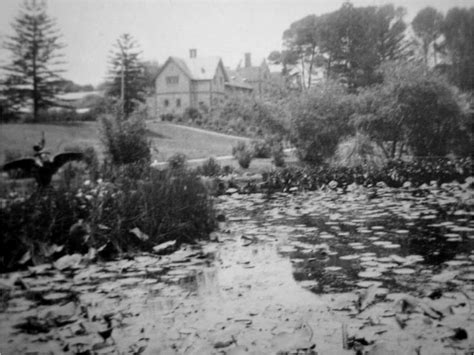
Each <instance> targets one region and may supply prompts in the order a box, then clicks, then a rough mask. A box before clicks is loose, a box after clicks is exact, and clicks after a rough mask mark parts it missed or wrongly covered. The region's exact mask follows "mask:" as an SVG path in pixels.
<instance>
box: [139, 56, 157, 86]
mask: <svg viewBox="0 0 474 355" xmlns="http://www.w3.org/2000/svg"><path fill="white" fill-rule="evenodd" d="M141 67H142V68H143V78H144V81H145V83H144V85H145V88H146V92H147V93H148V94H152V93H154V92H155V80H156V77H157V76H158V72H159V71H160V65H159V64H158V62H157V61H154V60H151V61H145V62H142V64H141Z"/></svg>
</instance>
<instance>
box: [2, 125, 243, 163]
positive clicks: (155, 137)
mask: <svg viewBox="0 0 474 355" xmlns="http://www.w3.org/2000/svg"><path fill="white" fill-rule="evenodd" d="M148 129H149V131H150V139H151V141H152V148H153V151H152V154H153V159H156V160H158V161H165V160H166V159H168V158H169V157H170V156H171V155H173V154H175V153H178V152H181V153H184V154H186V155H187V156H188V158H189V159H194V158H207V157H210V156H222V155H230V154H232V146H233V145H235V144H236V143H237V141H239V140H247V139H246V138H239V137H232V136H225V135H222V134H216V133H214V132H206V131H204V130H196V129H190V128H188V127H182V126H178V125H174V124H169V123H165V122H148ZM41 132H45V136H46V147H47V149H48V150H50V151H51V152H52V153H53V154H55V153H57V152H61V151H63V150H64V148H65V147H68V146H83V147H89V146H93V147H94V148H96V150H97V151H98V152H99V153H101V154H102V153H103V147H102V143H101V142H100V124H98V123H96V122H76V123H60V124H14V123H12V124H10V123H9V124H0V162H4V160H5V152H6V151H7V150H10V151H19V152H21V153H22V154H24V155H25V156H28V155H30V154H31V153H32V146H33V145H34V144H36V143H38V142H39V140H40V138H41Z"/></svg>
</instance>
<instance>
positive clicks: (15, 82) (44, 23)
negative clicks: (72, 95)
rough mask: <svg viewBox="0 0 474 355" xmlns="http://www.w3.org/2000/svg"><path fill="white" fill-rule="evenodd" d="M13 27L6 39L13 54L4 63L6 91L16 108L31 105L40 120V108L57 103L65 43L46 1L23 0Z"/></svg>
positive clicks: (5, 94)
mask: <svg viewBox="0 0 474 355" xmlns="http://www.w3.org/2000/svg"><path fill="white" fill-rule="evenodd" d="M12 28H13V32H14V34H13V35H11V36H9V37H7V39H6V41H5V43H4V48H5V49H7V50H8V51H10V57H11V58H10V62H9V64H7V65H5V66H4V67H3V69H4V70H5V71H6V73H7V75H6V79H5V82H4V89H3V90H2V91H3V95H4V96H5V97H6V98H7V102H8V104H9V105H10V106H11V107H12V109H14V110H18V109H20V108H22V107H25V106H30V105H31V106H32V111H33V120H34V121H37V120H38V112H39V110H41V109H47V108H48V107H51V106H55V83H57V82H58V80H59V79H60V73H61V72H63V70H61V68H60V65H61V64H63V63H64V62H63V61H62V60H61V58H62V57H63V55H62V54H61V53H60V50H61V49H62V48H63V47H64V44H62V43H61V42H60V40H61V35H60V33H59V31H58V29H57V28H56V21H55V20H54V19H53V18H51V17H49V16H48V14H47V13H46V4H45V2H44V1H41V2H40V1H37V0H24V2H23V4H22V6H21V9H20V13H19V15H18V16H17V17H16V18H15V20H14V21H13V23H12Z"/></svg>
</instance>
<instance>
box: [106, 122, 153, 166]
mask: <svg viewBox="0 0 474 355" xmlns="http://www.w3.org/2000/svg"><path fill="white" fill-rule="evenodd" d="M146 132H147V130H146V126H145V121H144V120H143V119H142V118H137V117H136V116H133V115H132V117H130V118H129V119H128V120H123V119H122V118H121V117H120V115H119V114H116V115H115V117H111V116H110V115H109V116H108V117H107V116H104V117H103V118H102V142H103V144H104V146H105V151H106V155H107V157H108V158H109V159H110V161H111V162H112V163H113V164H114V165H123V164H130V163H134V162H137V161H146V162H149V161H150V158H151V152H150V142H149V141H148V139H147V136H146Z"/></svg>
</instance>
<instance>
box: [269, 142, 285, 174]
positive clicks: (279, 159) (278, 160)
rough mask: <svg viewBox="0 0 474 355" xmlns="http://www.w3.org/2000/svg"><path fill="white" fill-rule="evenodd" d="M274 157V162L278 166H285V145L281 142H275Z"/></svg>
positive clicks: (273, 146)
mask: <svg viewBox="0 0 474 355" xmlns="http://www.w3.org/2000/svg"><path fill="white" fill-rule="evenodd" d="M272 158H273V164H275V166H276V167H280V168H281V167H283V166H285V152H284V151H283V145H282V144H281V143H280V142H274V143H273V145H272Z"/></svg>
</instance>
